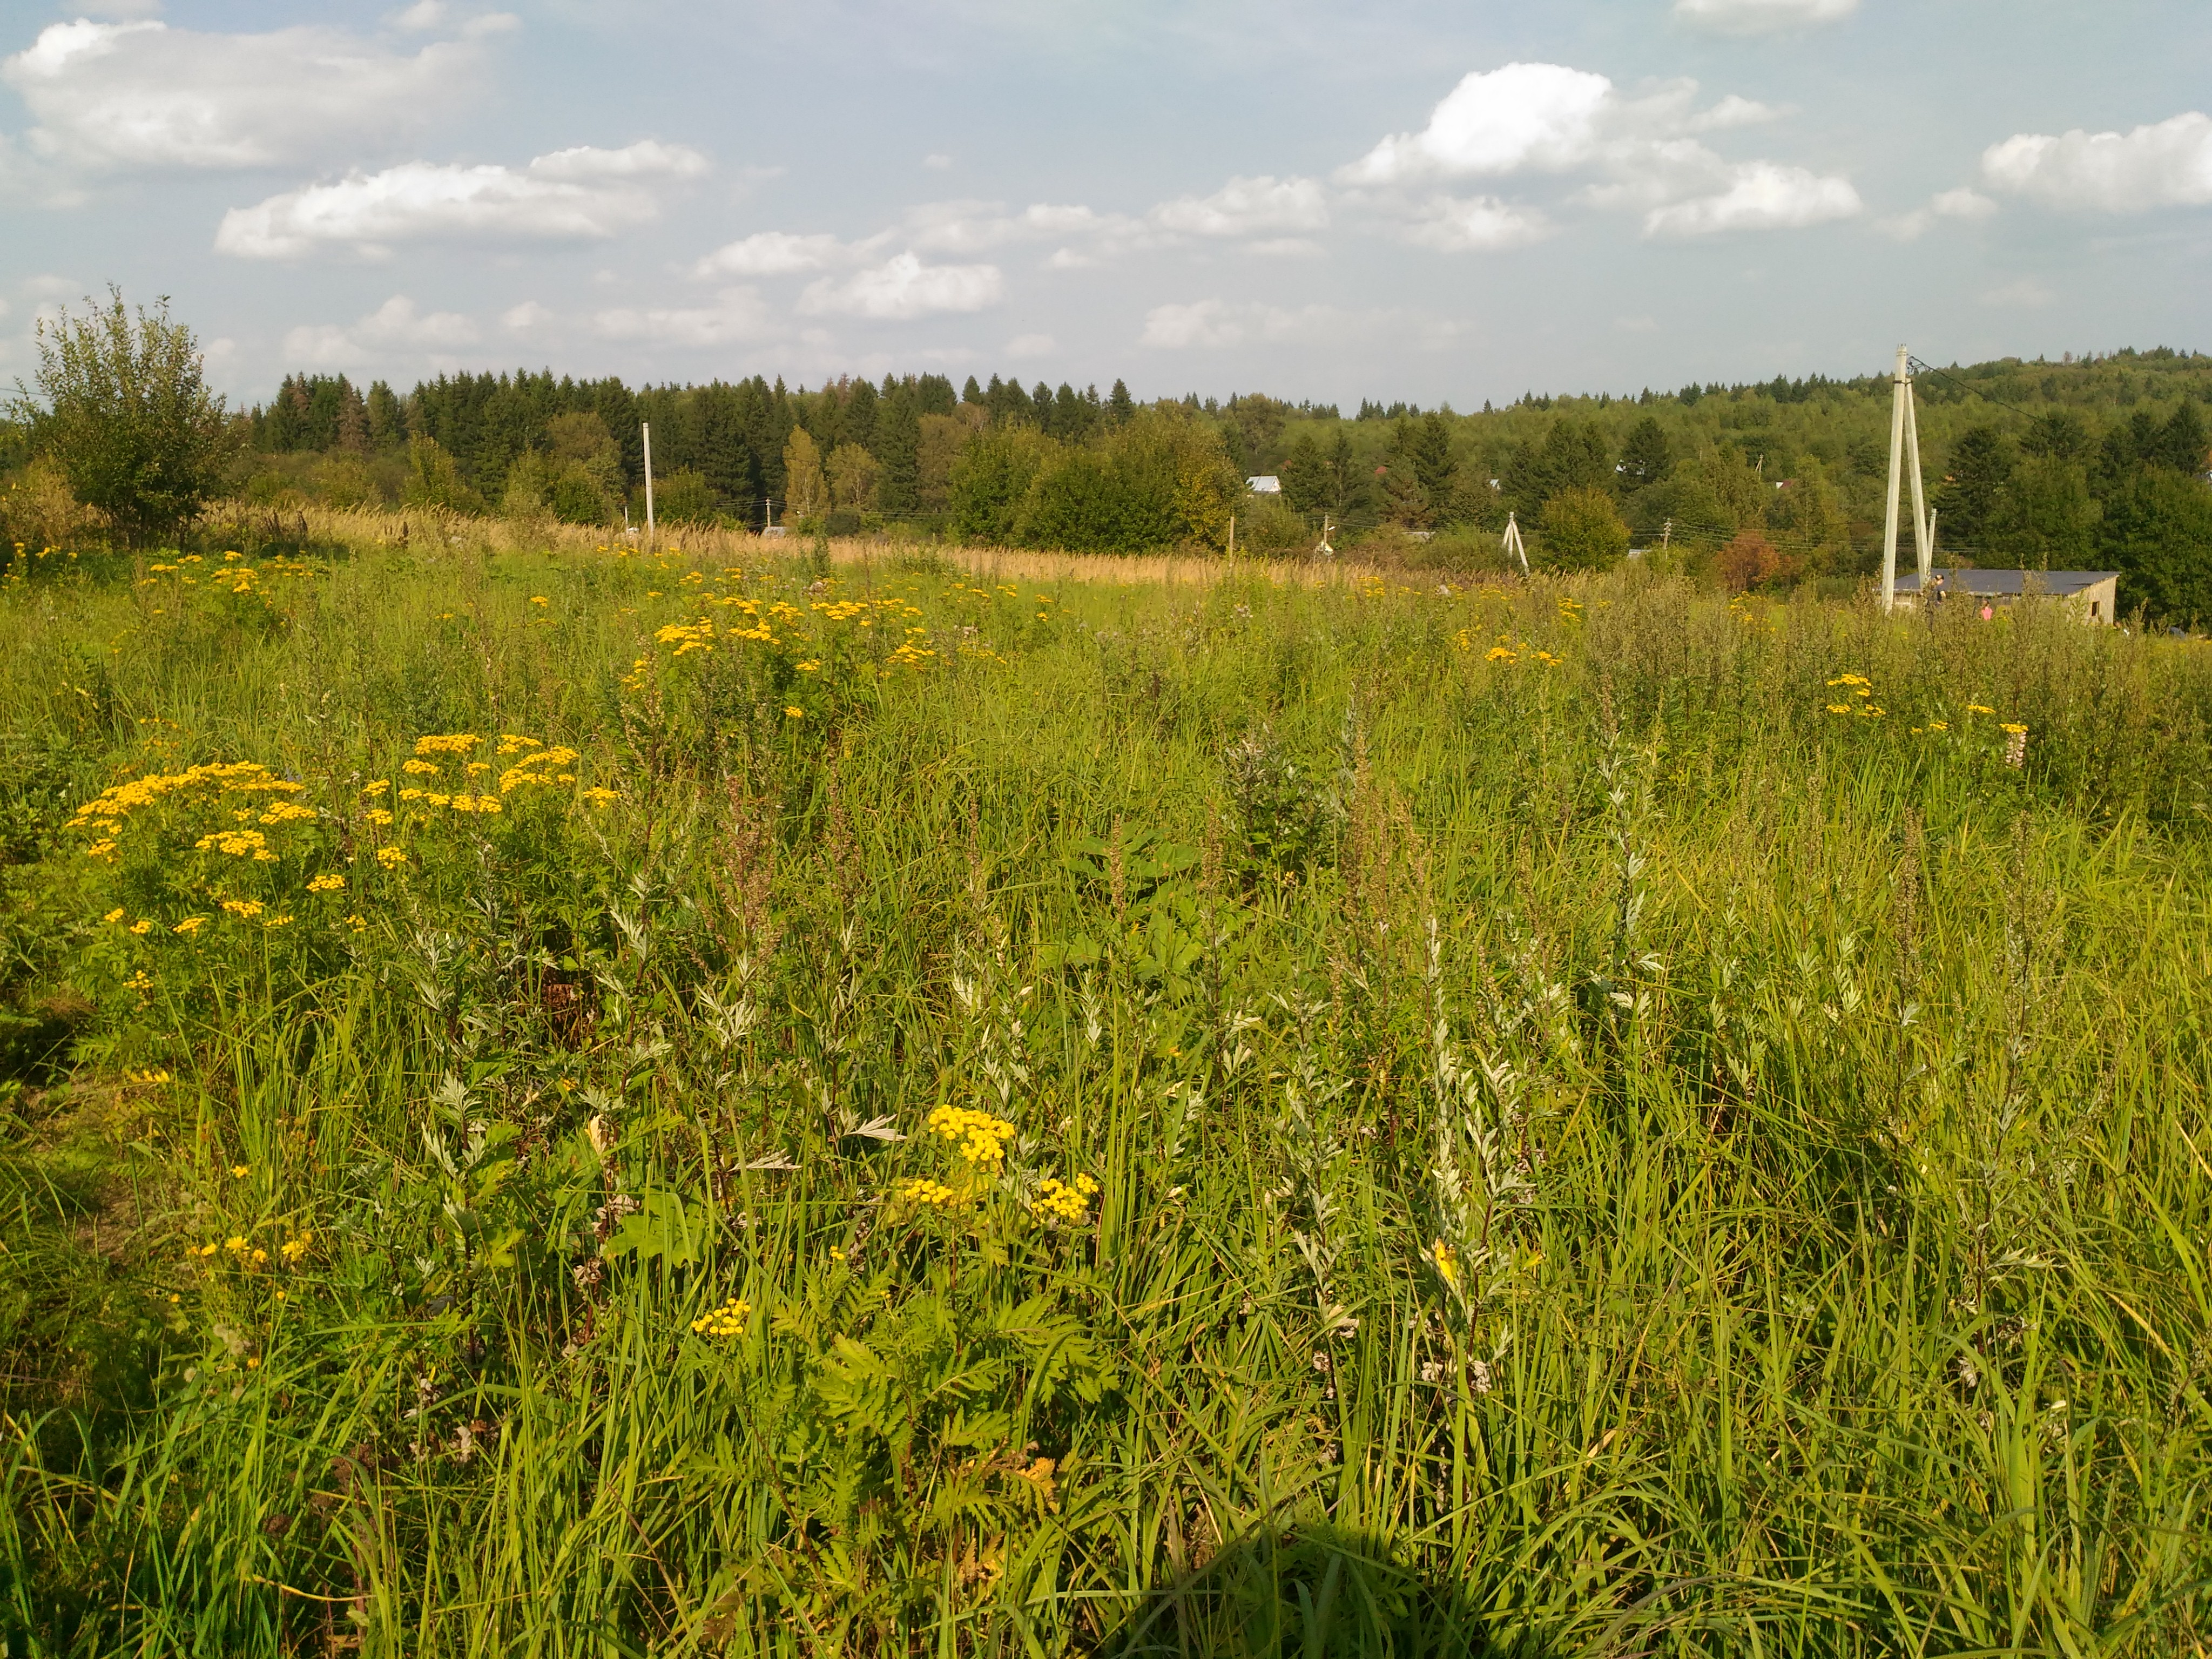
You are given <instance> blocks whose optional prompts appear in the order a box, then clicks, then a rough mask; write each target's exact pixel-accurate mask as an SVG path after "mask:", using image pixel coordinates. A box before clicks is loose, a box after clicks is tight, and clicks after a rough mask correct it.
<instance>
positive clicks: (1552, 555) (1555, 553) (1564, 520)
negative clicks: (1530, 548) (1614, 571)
mask: <svg viewBox="0 0 2212 1659" xmlns="http://www.w3.org/2000/svg"><path fill="white" fill-rule="evenodd" d="M1537 527H1538V529H1539V530H1540V531H1541V532H1542V534H1541V537H1540V538H1539V540H1538V544H1537V547H1536V549H1535V550H1534V551H1535V553H1536V555H1537V556H1538V558H1539V560H1540V561H1541V563H1542V564H1543V565H1544V566H1545V568H1547V569H1551V570H1609V569H1611V568H1613V566H1614V565H1615V564H1617V563H1619V562H1620V559H1621V556H1623V555H1624V554H1626V552H1627V551H1628V526H1627V525H1626V524H1625V523H1623V522H1622V521H1621V517H1620V510H1619V509H1618V508H1616V507H1614V506H1613V492H1612V491H1610V490H1607V489H1594V488H1591V487H1589V486H1588V485H1577V487H1576V488H1574V489H1563V490H1561V491H1560V492H1559V494H1558V495H1554V496H1553V497H1552V499H1551V500H1549V501H1546V502H1545V503H1544V511H1543V513H1542V514H1541V517H1540V518H1539V520H1538V521H1537Z"/></svg>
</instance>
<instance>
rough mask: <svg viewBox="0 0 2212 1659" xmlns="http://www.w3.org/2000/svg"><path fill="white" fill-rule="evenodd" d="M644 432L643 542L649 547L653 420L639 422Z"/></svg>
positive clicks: (651, 500) (650, 540) (651, 511)
mask: <svg viewBox="0 0 2212 1659" xmlns="http://www.w3.org/2000/svg"><path fill="white" fill-rule="evenodd" d="M641 424H642V427H643V430H644V432H645V544H646V545H647V547H651V546H652V545H653V422H650V421H647V422H642V423H641Z"/></svg>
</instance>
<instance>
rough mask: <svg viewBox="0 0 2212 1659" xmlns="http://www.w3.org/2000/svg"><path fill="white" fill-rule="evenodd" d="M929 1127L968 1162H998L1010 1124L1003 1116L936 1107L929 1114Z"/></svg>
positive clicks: (1010, 1133)
mask: <svg viewBox="0 0 2212 1659" xmlns="http://www.w3.org/2000/svg"><path fill="white" fill-rule="evenodd" d="M929 1127H930V1129H931V1130H932V1132H933V1133H937V1134H940V1135H942V1136H944V1137H945V1139H947V1140H949V1141H951V1142H952V1143H953V1144H954V1145H955V1146H957V1147H958V1148H959V1151H960V1156H961V1157H963V1158H965V1159H967V1160H968V1162H969V1163H970V1164H998V1163H1000V1161H1002V1160H1003V1159H1004V1158H1006V1143H1007V1142H1008V1141H1010V1140H1012V1139H1013V1138H1014V1126H1013V1125H1012V1124H1011V1123H1009V1122H1007V1121H1006V1120H1005V1119H1004V1118H998V1117H993V1116H992V1115H990V1114H989V1113H988V1112H983V1111H977V1110H975V1109H974V1108H972V1107H967V1106H940V1107H939V1108H938V1109H936V1110H935V1111H933V1112H932V1113H931V1114H930V1115H929Z"/></svg>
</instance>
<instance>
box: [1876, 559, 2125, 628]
mask: <svg viewBox="0 0 2212 1659" xmlns="http://www.w3.org/2000/svg"><path fill="white" fill-rule="evenodd" d="M1936 575H1937V576H1939V577H1941V578H1942V591H1943V598H1942V600H1941V601H1940V603H1942V604H1945V605H1959V604H1962V603H1963V604H1967V605H1973V606H1974V607H1975V608H1977V609H1979V608H1980V607H1981V606H1983V605H1989V606H1991V607H1996V606H2000V605H2011V604H2014V603H2015V601H2017V600H2020V599H2057V600H2059V601H2062V602H2063V603H2064V604H2066V605H2071V606H2072V607H2073V608H2074V609H2075V610H2076V611H2079V612H2080V613H2081V620H2082V621H2083V622H2089V623H2102V624H2105V625H2106V626H2109V625H2111V624H2112V623H2117V622H2118V620H2119V607H2120V573H2119V572H2118V571H2117V570H1939V571H1937V572H1936ZM1897 602H1898V603H1899V605H1918V604H1919V603H1920V575H1919V573H1918V572H1917V571H1912V572H1909V573H1908V572H1900V573H1899V575H1898V578H1897Z"/></svg>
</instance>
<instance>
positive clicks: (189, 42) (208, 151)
mask: <svg viewBox="0 0 2212 1659" xmlns="http://www.w3.org/2000/svg"><path fill="white" fill-rule="evenodd" d="M485 21H489V22H490V24H491V25H492V26H493V27H492V28H491V29H487V28H486V27H485ZM485 21H479V22H478V23H477V25H474V26H472V27H471V28H470V29H469V30H468V31H466V32H465V33H464V35H463V37H462V38H461V39H459V40H437V41H432V42H429V43H428V44H427V45H425V46H422V47H421V48H420V49H419V50H417V51H415V52H398V51H394V50H392V49H391V48H390V47H388V46H381V45H379V44H377V43H375V42H373V41H370V40H365V39H363V38H362V36H360V35H357V34H355V33H350V32H349V31H347V30H345V29H340V28H332V27H325V26H323V25H320V24H314V25H305V26H302V27H295V28H286V29H277V30H274V31H272V32H270V33H264V34H212V33H200V32H197V31H195V30H191V29H177V28H171V27H169V26H168V25H167V24H166V23H162V22H161V21H156V20H150V19H148V20H140V21H121V22H101V21H94V20H93V19H89V18H82V17H81V18H78V19H77V20H76V21H73V22H67V23H52V24H49V25H48V26H47V27H46V28H45V29H43V30H41V31H40V33H39V37H38V39H37V40H34V41H33V42H32V44H31V45H30V46H27V47H26V48H25V49H24V50H22V51H21V52H17V53H16V54H15V56H13V57H11V58H7V59H6V60H5V61H4V62H0V81H4V82H7V84H8V85H9V86H10V87H12V88H15V91H16V92H17V93H18V94H21V97H22V100H23V101H24V103H25V104H26V105H27V106H28V107H29V109H30V112H31V115H32V118H33V120H34V121H35V122H36V125H33V127H32V128H31V130H30V131H29V133H28V134H27V143H28V148H29V149H31V150H32V151H33V153H34V154H35V155H39V156H40V157H41V158H43V159H46V160H47V161H52V162H56V163H58V164H62V165H66V166H71V167H86V168H94V169H110V168H125V167H133V168H136V167H150V168H163V169H167V168H173V167H267V166H271V165H283V164H286V163H296V162H298V161H302V160H304V159H307V158H310V157H312V156H314V155H323V154H325V153H328V152H329V151H330V150H331V148H332V147H333V146H336V145H342V144H344V143H348V142H350V141H356V140H360V139H364V138H369V139H383V138H387V137H390V136H391V134H392V132H393V131H394V130H395V128H397V129H403V130H404V129H405V128H407V127H410V126H412V125H416V122H417V121H418V120H419V119H420V118H421V117H422V116H423V115H424V114H426V113H427V112H430V111H432V110H435V109H436V108H437V107H439V106H441V105H443V104H447V103H449V102H451V101H452V100H456V99H459V98H461V97H463V96H465V95H466V94H467V93H468V92H469V91H470V89H471V84H472V82H474V80H475V78H476V76H477V72H478V70H479V69H480V66H481V64H482V63H483V45H482V42H483V39H484V38H485V36H486V35H487V34H488V33H490V32H494V31H495V28H496V27H497V26H498V25H500V24H501V23H504V22H507V21H511V20H507V19H505V18H503V17H502V18H495V19H491V20H485Z"/></svg>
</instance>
